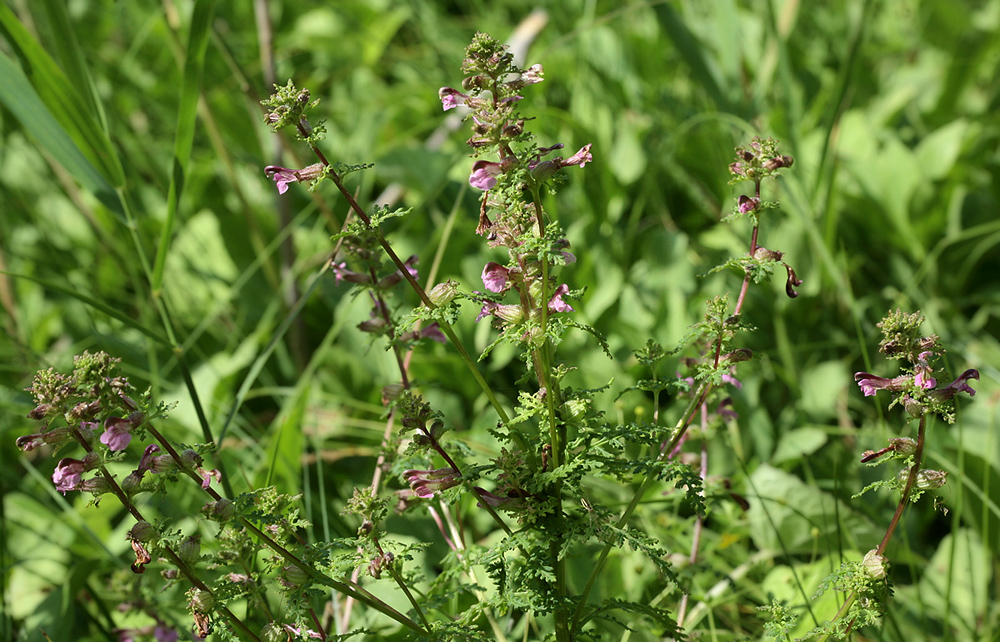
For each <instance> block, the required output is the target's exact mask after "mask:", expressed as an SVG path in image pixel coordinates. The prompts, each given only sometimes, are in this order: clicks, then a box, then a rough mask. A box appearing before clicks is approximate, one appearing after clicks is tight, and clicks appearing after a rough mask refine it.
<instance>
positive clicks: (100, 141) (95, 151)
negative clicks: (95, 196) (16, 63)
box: [0, 4, 125, 200]
mask: <svg viewBox="0 0 1000 642" xmlns="http://www.w3.org/2000/svg"><path fill="white" fill-rule="evenodd" d="M0 31H2V32H3V34H4V36H6V38H7V40H8V42H9V44H10V46H11V47H12V48H13V49H14V50H15V51H16V53H17V55H18V57H19V58H20V59H21V61H22V66H23V68H24V69H26V70H28V71H27V73H26V74H25V76H27V77H28V78H29V79H30V81H31V85H32V86H33V87H34V90H35V92H37V96H38V97H39V98H40V99H41V102H43V103H44V104H45V106H46V107H48V110H49V111H50V112H51V114H52V116H53V117H54V118H55V120H57V121H58V122H59V124H60V125H62V127H63V129H64V130H65V131H66V133H67V134H68V135H69V137H70V138H72V139H73V141H74V142H75V143H76V146H77V147H78V148H79V150H80V152H82V153H83V155H84V156H86V158H87V160H88V161H90V163H91V165H93V167H94V168H95V169H96V170H97V171H98V172H100V174H101V175H102V176H103V177H104V179H105V181H106V182H108V183H110V184H111V186H112V187H113V188H115V187H120V186H122V185H124V183H125V172H124V170H123V169H122V165H121V163H120V162H119V160H118V155H117V154H116V153H115V150H114V148H113V147H112V145H111V141H110V140H109V139H108V137H107V136H106V135H105V133H104V130H103V129H101V127H100V126H99V124H98V123H97V121H96V120H95V119H94V118H93V117H92V115H91V111H90V110H89V109H87V106H86V102H85V101H84V100H83V99H81V98H80V96H79V95H78V94H77V92H76V91H75V89H73V84H72V83H71V82H70V81H69V79H68V78H67V77H66V74H64V73H63V72H62V70H61V69H59V67H58V66H57V65H56V63H55V62H54V61H53V60H52V58H51V57H50V56H49V54H48V53H47V52H46V51H45V50H44V49H43V48H42V47H41V45H39V44H38V41H36V40H35V39H34V38H33V37H32V36H31V34H29V33H28V31H27V30H26V29H25V28H24V25H22V24H21V22H20V21H19V20H18V19H17V16H15V15H14V13H13V12H12V11H11V10H10V8H8V7H7V5H5V4H0ZM4 78H5V82H4V83H2V84H8V83H7V82H6V76H4ZM4 93H5V94H9V93H10V91H9V90H8V91H5V92H4ZM20 98H21V97H20V96H19V95H17V94H14V96H13V100H9V99H7V98H5V102H6V104H7V105H8V107H9V108H10V109H11V111H15V110H16V107H15V105H12V104H11V103H12V102H13V103H16V102H19V100H20ZM20 111H24V109H23V108H22V109H20ZM26 127H27V126H26ZM60 161H62V159H60ZM67 169H70V168H69V167H67ZM102 200H103V199H102Z"/></svg>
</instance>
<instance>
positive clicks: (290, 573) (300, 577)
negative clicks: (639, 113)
mask: <svg viewBox="0 0 1000 642" xmlns="http://www.w3.org/2000/svg"><path fill="white" fill-rule="evenodd" d="M281 576H282V579H284V580H285V581H284V582H283V583H284V584H285V585H286V586H289V587H297V586H302V585H303V584H305V583H306V582H308V581H309V573H307V572H306V571H304V570H303V569H302V568H301V567H299V566H297V565H295V564H289V565H288V566H284V567H282V569H281Z"/></svg>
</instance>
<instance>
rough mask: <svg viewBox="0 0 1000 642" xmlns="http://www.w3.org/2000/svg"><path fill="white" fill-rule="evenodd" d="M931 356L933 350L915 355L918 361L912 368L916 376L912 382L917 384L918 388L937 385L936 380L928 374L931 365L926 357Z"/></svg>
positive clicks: (927, 388)
mask: <svg viewBox="0 0 1000 642" xmlns="http://www.w3.org/2000/svg"><path fill="white" fill-rule="evenodd" d="M932 356H934V353H933V352H921V353H920V354H919V355H917V359H918V360H919V361H918V362H917V366H916V368H914V371H915V372H916V376H915V377H914V379H913V383H915V384H917V387H918V388H924V389H925V390H929V389H930V388H933V387H934V386H936V385H937V380H935V379H934V377H932V376H930V374H931V366H930V364H928V363H927V361H928V359H930V358H931V357H932Z"/></svg>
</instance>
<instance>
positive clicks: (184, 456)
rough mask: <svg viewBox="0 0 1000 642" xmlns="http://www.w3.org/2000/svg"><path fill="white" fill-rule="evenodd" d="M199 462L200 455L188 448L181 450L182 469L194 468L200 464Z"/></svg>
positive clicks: (200, 459) (200, 460)
mask: <svg viewBox="0 0 1000 642" xmlns="http://www.w3.org/2000/svg"><path fill="white" fill-rule="evenodd" d="M201 462H202V458H201V455H199V454H198V453H196V452H195V451H193V450H191V449H190V448H189V449H188V450H184V451H181V467H182V468H184V470H194V469H195V468H197V467H198V466H201Z"/></svg>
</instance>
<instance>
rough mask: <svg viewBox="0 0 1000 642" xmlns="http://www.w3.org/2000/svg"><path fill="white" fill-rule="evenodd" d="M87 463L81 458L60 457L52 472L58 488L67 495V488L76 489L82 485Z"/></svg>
mask: <svg viewBox="0 0 1000 642" xmlns="http://www.w3.org/2000/svg"><path fill="white" fill-rule="evenodd" d="M87 470H88V469H87V464H86V463H84V462H82V461H80V460H79V459H70V458H69V457H66V458H65V459H60V460H59V463H58V464H57V465H56V469H55V471H53V473H52V481H53V482H54V483H55V485H56V490H59V491H62V494H63V495H65V494H66V491H67V490H76V488H77V486H79V485H80V481H81V479H80V476H81V475H82V474H83V473H84V472H86V471H87Z"/></svg>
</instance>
